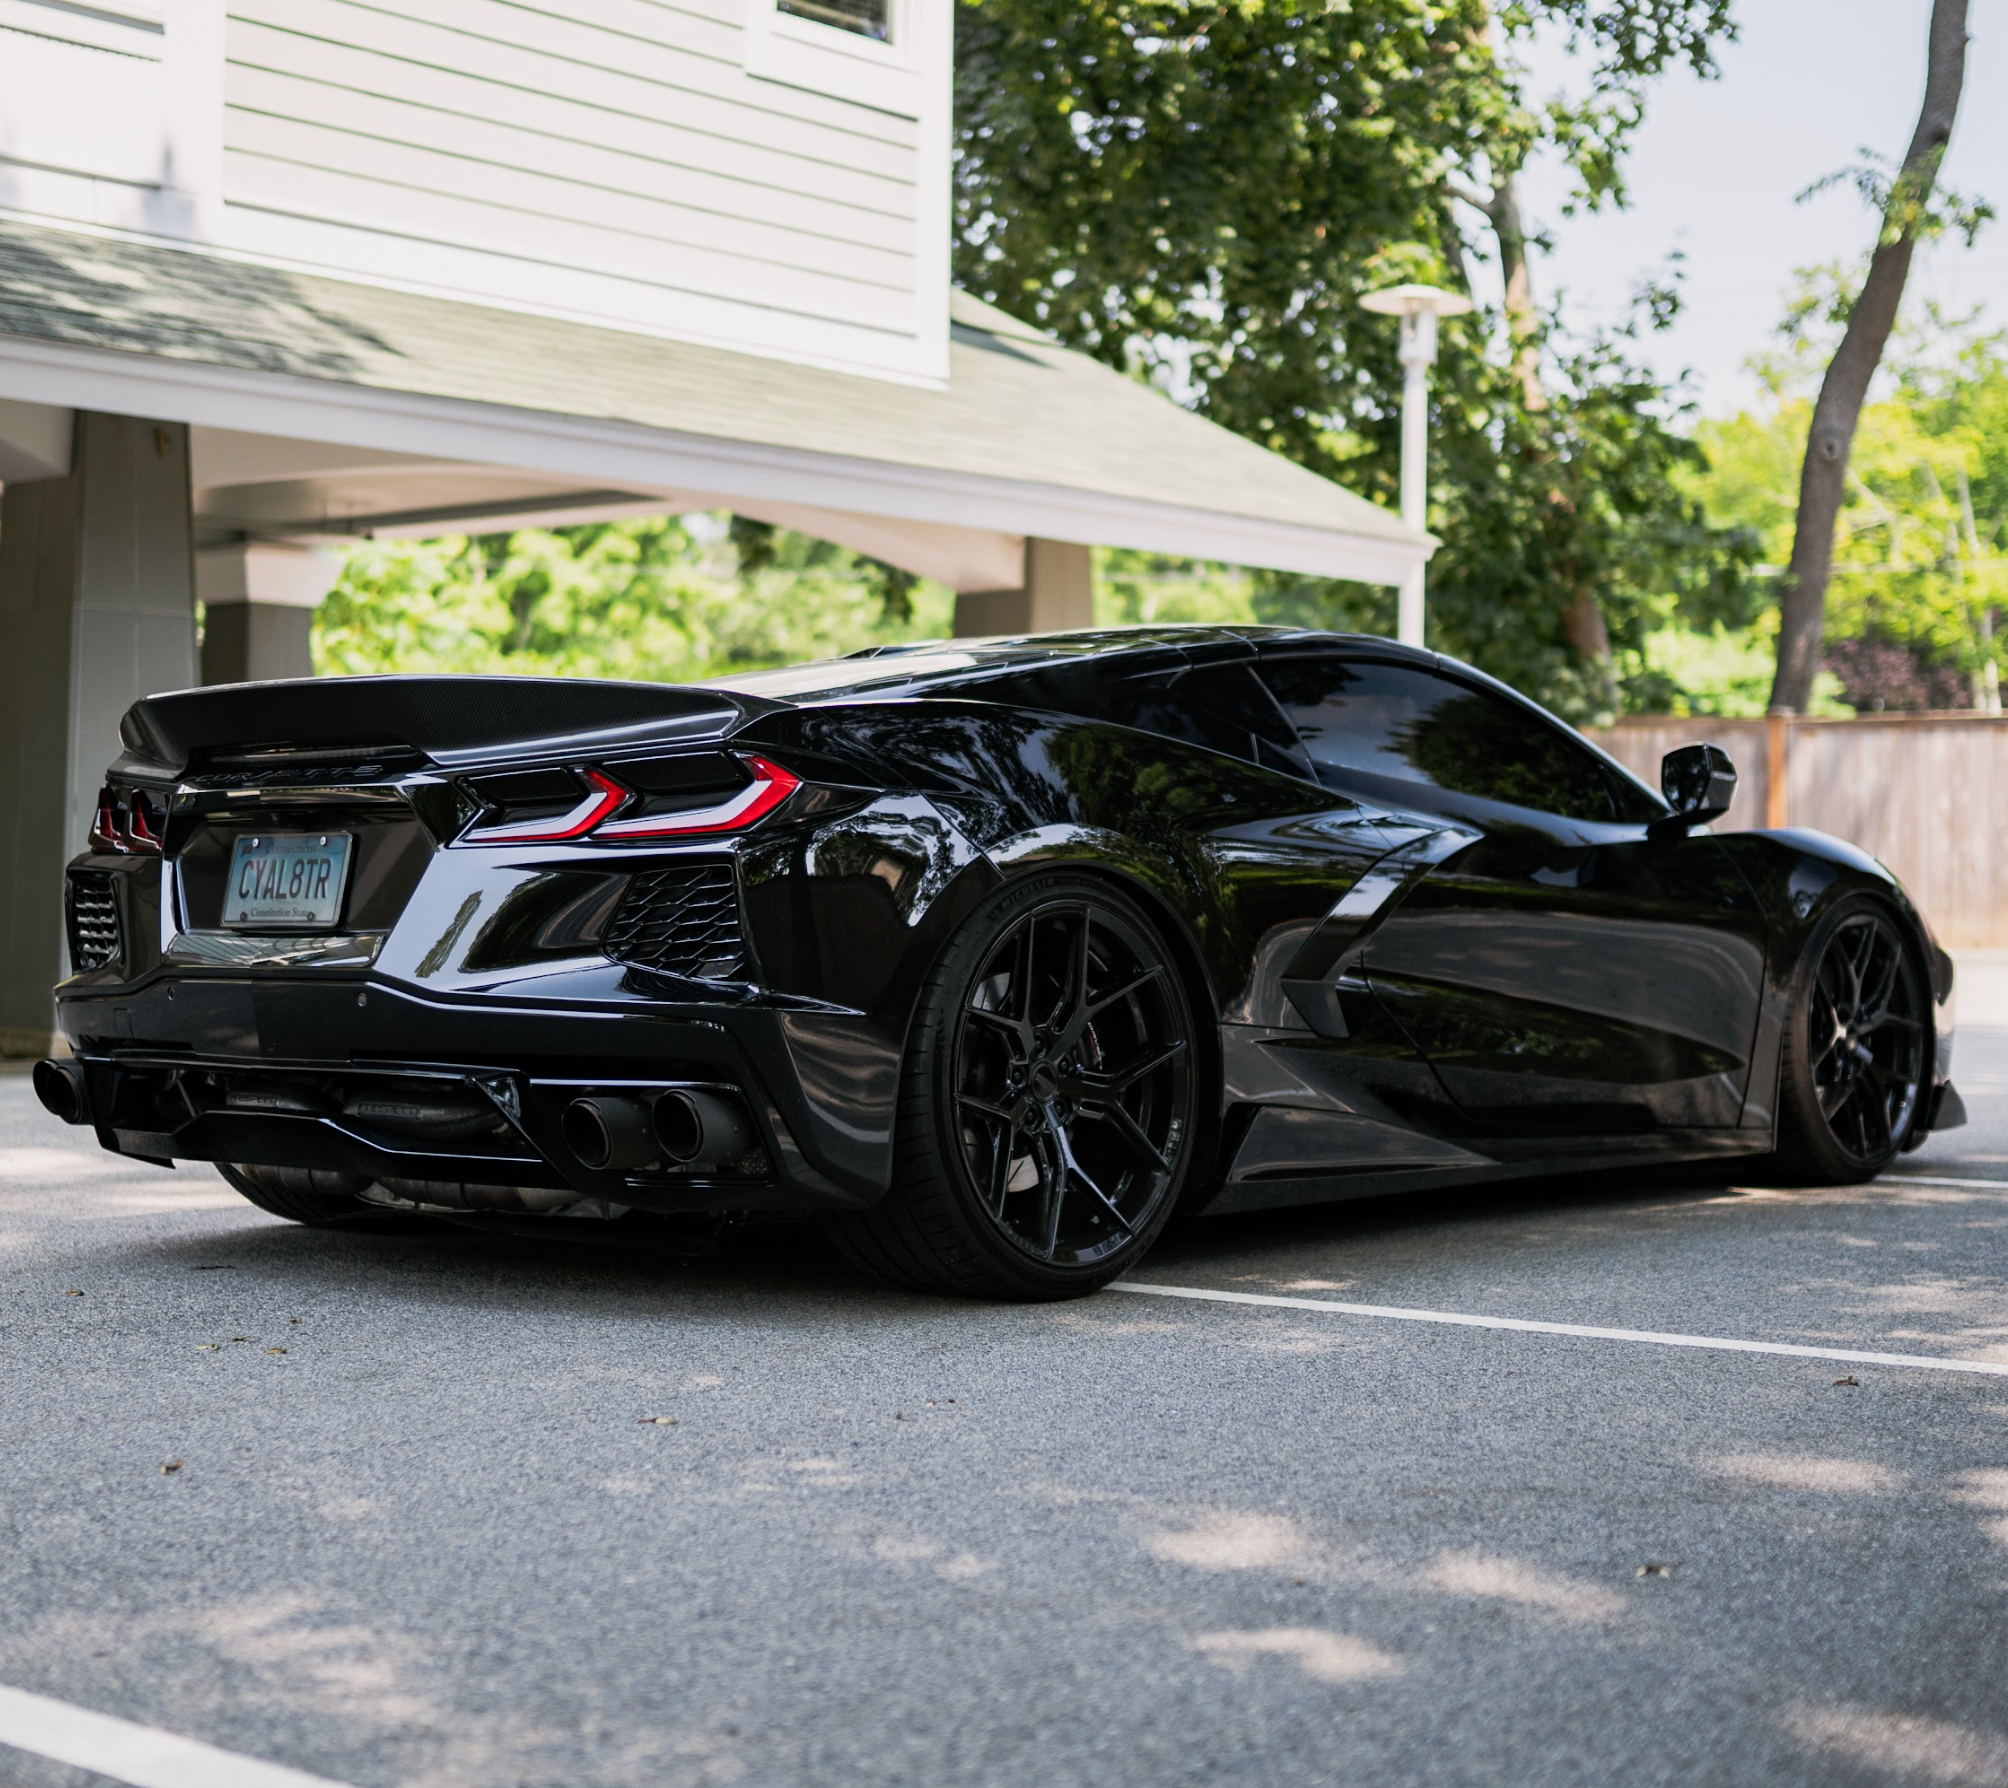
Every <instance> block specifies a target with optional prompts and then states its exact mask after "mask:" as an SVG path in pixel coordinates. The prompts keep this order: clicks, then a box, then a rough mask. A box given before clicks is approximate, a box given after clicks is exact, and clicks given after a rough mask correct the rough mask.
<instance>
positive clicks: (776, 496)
mask: <svg viewBox="0 0 2008 1788" xmlns="http://www.w3.org/2000/svg"><path fill="white" fill-rule="evenodd" d="M0 481H4V496H0V617H4V625H5V630H6V632H5V637H6V640H7V645H8V650H7V652H6V654H5V655H4V658H0V714H4V716H5V723H4V729H0V754H4V758H0V761H3V762H4V773H5V786H6V799H5V801H4V802H0V864H4V880H0V917H3V918H4V939H5V942H4V957H0V1051H4V1052H5V1053H9V1054H33V1053H40V1052H41V1051H42V1050H44V1049H45V1048H46V1047H47V1046H48V1042H49V1012H50V1002H49V993H48V990H49V987H50V985H51V984H52V983H53V982H54V981H55V980H57V979H58V978H59V977H60V976H61V974H62V973H63V972H64V967H63V964H64V956H63V951H64V944H63V938H62V927H61V915H60V911H59V906H58V893H59V889H60V884H61V875H60V867H61V864H62V863H63V861H64V860H65V859H66V858H67V857H68V856H69V855H71V854H72V853H73V851H74V850H75V849H77V848H79V846H80V845H81V841H82V838H83V835H84V831H85V829H86V826H87V823H88V819H89V814H90V811H91V806H92V802H93V799H94V795H95V791H96V788H97V786H98V783H99V780H100V778H101V775H102V772H103V769H104V766H105V764H106V762H107V761H108V759H109V758H110V757H111V756H112V755H113V754H114V752H115V751H116V749H117V721H118V717H119V715H120V714H121V713H122V712H123V710H124V709H125V707H126V706H127V705H128V704H129V703H130V702H131V701H132V700H134V699H135V698H136V697H138V696H140V695H142V694H145V693H147V692H149V691H155V690H161V689H169V688H176V687H183V686H187V685H189V684H193V683H195V682H198V681H202V682H230V681H239V680H243V679H246V678H264V677H275V676H290V675H305V674H307V673H308V672H309V670H310V665H309V662H308V655H307V642H308V636H309V629H310V625H311V617H312V611H313V607H314V605H315V604H316V603H317V602H318V601H319V600H320V598H321V597H322V596H323V595H324V594H325V593H326V591H327V589H328V587H329V585H330V584H331V582H332V580H333V577H334V575H335V573H336V570H337V568H338V564H339V547H340V545H341V544H342V543H343V542H345V541H350V540H354V539H356V538H359V537H364V536H372V535H424V534H438V533H446V532H460V531H465V530H469V529H478V530H480V531H483V532H492V531H500V530H503V529H507V528H511V527H519V526H555V525H560V524H563V523H568V522H578V521H585V520H598V519H607V518H613V517H620V516H633V515H646V514H660V513H664V512H679V511H689V510H697V509H730V510H732V511H735V512H737V513H739V514H743V515H747V516H751V517H754V518H757V519H760V520H764V521H769V522H774V523H778V524H782V525H785V526H788V527H792V528H797V529H801V530H803V531H805V532H808V533H812V534H815V535H819V536H821V537H823V538H826V539H830V540H834V541H838V542H841V543H843V544H845V545H848V546H852V547H855V548H857V549H859V550H861V551H863V552H867V553H870V554H872V555H874V556H876V557H879V558H882V559H885V560H887V561H889V562H891V563H894V564H897V565H901V566H904V567H906V568H907V569H909V570H911V571H914V572H917V573H919V574H921V575H923V576H926V577H931V578H936V579H940V580H941V581H943V582H946V583H948V584H949V585H951V586H952V587H953V588H954V589H955V590H956V591H957V592H958V600H957V608H956V630H957V632H958V633H961V634H985V633H997V632H1013V631H1023V630H1029V629H1045V628H1054V627H1065V626H1079V625H1084V624H1087V623H1088V622H1089V621H1090V620H1091V618H1092V615H1091V605H1090V595H1091V591H1090V556H1089V555H1090V549H1091V547H1093V546H1095V545H1108V546H1123V547H1134V548H1140V549H1143V550H1147V551H1155V552H1161V553H1167V554H1175V555H1181V556H1190V557H1198V558H1210V559H1222V560H1228V561H1231V562H1235V563H1239V564H1244V565H1251V566H1262V567H1271V568H1275V569H1280V570H1289V571H1296V572H1301V573H1306V574H1310V575H1315V576H1323V577H1335V578H1347V579H1355V580H1360V581H1364V582H1370V583H1382V584H1395V583H1399V582H1400V580H1401V578H1402V576H1403V573H1404V571H1405V570H1406V568H1407V567H1409V566H1411V565H1413V564H1415V563H1417V562H1419V561H1420V560H1422V559H1423V558H1425V557H1426V556H1427V554H1428V552H1429V550H1430V547H1431V545H1432V542H1431V541H1430V540H1429V539H1428V537H1427V536H1425V535H1422V534H1420V533H1417V532H1416V531H1414V530H1412V529H1409V528H1406V527H1404V526H1403V525H1402V524H1401V523H1400V522H1399V521H1398V520H1397V519H1396V518H1395V517H1393V516H1391V515H1389V514H1388V513H1386V512H1385V511H1383V510H1381V509H1380V508H1378V507H1376V506H1375V505H1373V504H1371V503H1369V502H1367V501H1365V500H1363V499H1362V498H1360V497H1358V496H1356V495H1354V494H1352V493H1350V492H1348V491H1345V490H1343V489H1341V488H1339V487H1338V486H1336V485H1334V484H1332V483H1330V482H1329V481H1327V480H1325V479H1322V478H1319V477H1317V476H1316V475H1314V474H1312V473H1310V472H1308V471H1305V470H1304V469H1302V468H1301V467H1299V466H1296V465H1294V464H1292V463H1290V462H1288V461H1286V460H1284V459H1282V458H1280V457H1279V456H1277V455H1275V454H1272V453H1269V452H1267V451H1266V450H1264V449H1262V448H1260V447H1257V446H1255V445H1253V444H1252V443H1250V442H1248V441H1246V440H1244V439H1242V438H1241V437H1239V436H1237V435H1234V434H1232V433H1229V432H1228V431H1226V430H1224V429H1221V428H1219V427H1216V426H1215V425H1213V424H1211V423H1209V422H1207V421H1205V420H1203V419H1202V418H1200V417H1198V416H1195V415H1193V414H1191V413H1190V412H1188V411H1185V410H1183V409H1181V408H1179V407H1178V406H1177V405H1176V404H1173V403H1171V402H1169V401H1167V400H1166V399H1165V398H1164V397H1163V396H1162V395H1160V394H1159V393H1157V392H1155V391H1153V390H1151V389H1149V388H1147V387H1145V386H1142V385H1140V384H1138V383H1136V382H1134V381H1132V380H1130V379H1127V378H1124V377H1123V376H1121V375H1120V374H1118V373H1115V372H1113V371H1111V370H1110V369H1108V368H1107V367H1104V366H1102V365H1101V364H1099V363H1098V362H1095V361H1093V360H1091V359H1089V358H1087V357H1086V356H1084V355H1081V354H1077V353H1073V352H1070V351H1068V350H1065V349H1063V348H1060V347H1058V346H1056V345H1055V344H1054V343H1053V342H1052V341H1051V340H1050V339H1048V338H1047V337H1045V336H1044V335H1043V334H1041V333H1040V332H1038V331H1037V330H1035V329H1032V328H1029V327H1027V326H1026V325H1024V324H1022V323H1019V322H1017V321H1016V320H1014V319H1012V318H1010V317H1008V316H1006V315H1004V314H1003V313H1002V312H1000V311H997V310H995V309H992V308H990V307H989V306H986V305H983V304H980V303H978V302H976V301H975V300H973V299H970V298H968V297H966V296H963V295H960V294H957V295H955V296H954V298H953V299H952V302H951V307H950V327H949V344H948V367H947V376H946V377H945V379H942V380H938V381H909V380H902V379H892V378H887V377H884V376H873V375H869V374H864V373H860V372H856V371H849V370H844V369H842V368H839V367H832V366H822V365H815V364H803V363H800V362H797V361H790V360H786V359H782V358H777V357H774V356H771V355H765V354H760V353H754V352H748V351H743V350H740V349H734V348H727V347H719V346H710V345H702V344H699V343H693V342H690V341H685V340H677V339H671V338H667V337H665V336H663V335H660V334H655V333H644V332H640V331H637V330H632V329H627V328H618V327H612V326H608V325H606V324H604V323H597V322H589V321H580V320H576V319H573V318H569V317H565V316H560V315H552V314H549V313H548V312H536V311H529V310H520V309H512V308H504V307H502V306H500V305H496V304H477V303H471V302H468V301H466V300H464V299H460V298H455V297H449V296H442V295H439V294H436V293H430V292H423V291H410V290H401V289H398V288H396V287H394V286H391V285H388V284H365V283H359V282H355V281H349V280H342V279H336V278H332V277H327V276H324V275H321V274H316V273H307V272H299V271H293V270H288V269H285V268H281V267H276V266H272V265H265V264H259V263H257V262H254V261H251V260H247V259H239V258H226V257H224V256H222V255H219V254H216V253H213V252H206V251H203V250H199V249H195V248H190V247H182V246H171V245H164V244H162V243H160V242H157V241H147V240H142V239H139V238H137V237H134V236H131V235H125V234H112V233H95V232H88V231H85V230H81V229H74V228H62V229H59V228H53V227H48V226H46V225H43V224H38V223H33V222H27V221H20V220H15V221H5V220H0ZM198 598H200V599H201V600H202V601H203V603H204V605H205V609H206V626H205V630H204V633H203V638H202V645H201V650H200V654H199V662H198V651H197V643H196V642H197V632H196V601H197V599H198Z"/></svg>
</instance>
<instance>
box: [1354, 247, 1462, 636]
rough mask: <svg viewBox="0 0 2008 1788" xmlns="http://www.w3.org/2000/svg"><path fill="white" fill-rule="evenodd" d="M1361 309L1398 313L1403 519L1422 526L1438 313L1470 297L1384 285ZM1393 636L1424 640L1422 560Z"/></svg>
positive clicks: (1452, 311)
mask: <svg viewBox="0 0 2008 1788" xmlns="http://www.w3.org/2000/svg"><path fill="white" fill-rule="evenodd" d="M1360 307H1361V309H1363V310H1372V311H1379V312H1380V313H1381V315H1383V316H1390V317H1399V318H1401V519H1402V520H1403V521H1404V522H1405V523H1406V524H1407V525H1408V526H1409V527H1411V528H1414V529H1416V530H1417V531H1418V532H1420V531H1421V530H1422V529H1423V528H1424V527H1425V526H1426V525H1427V518H1428V513H1429V369H1430V367H1431V366H1433V365H1434V364H1435V362H1436V319H1437V318H1438V317H1461V316H1462V315H1463V314H1464V313H1465V312H1466V311H1468V310H1469V309H1470V308H1471V300H1470V299H1469V298H1460V297H1459V296H1458V295H1457V294H1456V293H1455V292H1444V291H1439V290H1438V289H1437V288H1436V287H1435V286H1387V287H1385V288H1384V289H1382V290H1381V291H1378V292H1369V293H1368V294H1367V295H1366V296H1365V297H1364V298H1362V299H1361V300H1360ZM1395 616H1396V619H1395V637H1396V638H1397V639H1399V640H1400V641H1401V643H1402V644H1403V645H1405V646H1419V645H1421V644H1422V561H1421V560H1420V559H1418V560H1417V561H1416V562H1415V563H1414V564H1413V565H1411V566H1410V567H1409V568H1408V570H1407V572H1406V573H1405V574H1404V575H1403V577H1402V580H1401V600H1400V604H1399V606H1398V607H1397V609H1396V611H1395Z"/></svg>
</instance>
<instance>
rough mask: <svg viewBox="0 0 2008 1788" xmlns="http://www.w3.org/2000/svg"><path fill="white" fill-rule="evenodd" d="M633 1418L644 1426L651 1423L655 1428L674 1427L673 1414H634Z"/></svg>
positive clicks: (674, 1418) (674, 1419)
mask: <svg viewBox="0 0 2008 1788" xmlns="http://www.w3.org/2000/svg"><path fill="white" fill-rule="evenodd" d="M635 1420H636V1421H637V1422H639V1423H640V1424H641V1425H642V1426H643V1427H644V1428H646V1427H649V1426H651V1425H653V1426H654V1427H657V1428H674V1427H675V1426H676V1417H675V1416H636V1417H635Z"/></svg>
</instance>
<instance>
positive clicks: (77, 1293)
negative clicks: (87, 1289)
mask: <svg viewBox="0 0 2008 1788" xmlns="http://www.w3.org/2000/svg"><path fill="white" fill-rule="evenodd" d="M83 1295H84V1294H83V1293H82V1292H81V1291H66V1292H64V1293H63V1296H64V1297H66V1298H80V1297H82V1296H83Z"/></svg>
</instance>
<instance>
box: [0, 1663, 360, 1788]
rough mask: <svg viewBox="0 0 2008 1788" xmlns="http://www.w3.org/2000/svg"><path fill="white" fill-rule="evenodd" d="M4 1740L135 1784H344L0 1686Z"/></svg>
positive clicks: (153, 1787)
mask: <svg viewBox="0 0 2008 1788" xmlns="http://www.w3.org/2000/svg"><path fill="white" fill-rule="evenodd" d="M0 1745H10V1746H12V1747H13V1748H14V1749H15V1750H17V1751H32V1752H33V1753H34V1754H35V1755H36V1756H38V1757H52V1758H54V1759H55V1760H56V1762H58V1763H67V1764H70V1765H72V1766H73V1767H75V1768H77V1769H89V1770H95V1771H96V1772H97V1773H98V1774H99V1775H101V1776H109V1777H110V1778H111V1779H112V1780H113V1781H114V1782H129V1783H131V1784H132V1785H133V1788H343V1784H342V1783H340V1782H331V1781H330V1780H329V1779H328V1778H327V1777H326V1776H310V1775H308V1774H307V1772H306V1771H305V1770H301V1769H289V1768H287V1766H286V1765H285V1764H283V1763H261V1762H260V1761H259V1760H258V1759H257V1758H256V1757H239V1756H238V1755H237V1754H236V1753H235V1752H232V1751H219V1750H218V1749H217V1748H216V1747H215V1746H214V1745H206V1744H204V1743H203V1742H202V1741H201V1740H200V1739H196V1738H183V1737H181V1736H180V1735H179V1734H178V1733H173V1732H163V1731H161V1730H160V1729H159V1728H158V1727H156V1726H140V1725H136V1724H134V1723H133V1722H132V1721H131V1720H120V1719H115V1718H114V1717H113V1716H112V1715H110V1714H101V1713H93V1712H92V1711H91V1710H90V1709H89V1708H87V1707H72V1706H71V1705H70V1704H69V1703H68V1702H67V1701H56V1700H53V1699H51V1698H50V1697H49V1696H47V1695H31V1694H30V1693H29V1692H28V1691H27V1690H26V1689H10V1688H7V1687H6V1686H4V1685H0Z"/></svg>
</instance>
